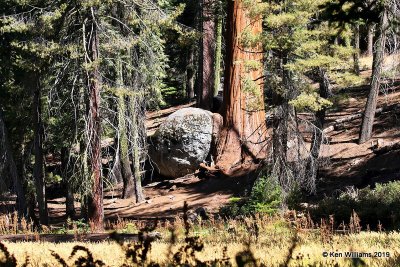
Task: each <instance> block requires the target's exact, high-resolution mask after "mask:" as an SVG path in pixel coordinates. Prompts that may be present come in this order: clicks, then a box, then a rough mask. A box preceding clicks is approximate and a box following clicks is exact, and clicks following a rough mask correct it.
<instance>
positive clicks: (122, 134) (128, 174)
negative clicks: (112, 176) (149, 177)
mask: <svg viewBox="0 0 400 267" xmlns="http://www.w3.org/2000/svg"><path fill="white" fill-rule="evenodd" d="M118 102H119V103H118V107H119V108H118V109H119V111H118V129H119V146H120V156H121V159H120V163H121V174H122V180H123V183H124V187H123V193H122V198H131V197H133V196H134V195H135V189H134V184H133V180H134V179H133V175H132V170H131V164H130V162H129V143H128V136H127V133H126V124H125V114H126V108H125V98H124V96H122V95H121V96H119V99H118Z"/></svg>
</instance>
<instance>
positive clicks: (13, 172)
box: [0, 107, 27, 218]
mask: <svg viewBox="0 0 400 267" xmlns="http://www.w3.org/2000/svg"><path fill="white" fill-rule="evenodd" d="M2 158H4V166H5V167H6V168H4V169H8V170H9V174H10V176H11V180H12V183H13V187H14V190H15V192H16V194H17V202H16V206H17V210H18V216H19V217H20V218H22V217H26V216H27V207H26V197H25V192H24V187H23V181H21V179H20V176H19V175H18V172H17V167H16V165H15V161H14V157H13V153H12V150H11V146H10V141H9V139H8V134H7V128H6V125H5V122H4V119H3V113H2V111H1V107H0V159H2Z"/></svg>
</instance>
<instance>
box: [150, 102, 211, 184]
mask: <svg viewBox="0 0 400 267" xmlns="http://www.w3.org/2000/svg"><path fill="white" fill-rule="evenodd" d="M212 140H213V113H211V112H209V111H206V110H203V109H199V108H183V109H180V110H178V111H176V112H174V113H172V114H171V115H169V116H168V117H167V119H166V120H165V121H164V122H163V123H162V124H161V125H160V127H159V128H158V130H157V131H156V132H155V134H154V135H153V137H152V138H151V144H150V149H149V154H150V158H151V160H152V161H153V162H154V163H155V165H156V168H157V169H158V171H159V172H160V173H161V174H162V175H164V176H168V177H173V178H176V177H181V176H184V175H186V174H189V173H193V172H194V171H195V170H196V169H198V167H199V165H200V163H202V162H204V161H205V160H206V158H207V156H208V155H209V153H210V148H211V143H212Z"/></svg>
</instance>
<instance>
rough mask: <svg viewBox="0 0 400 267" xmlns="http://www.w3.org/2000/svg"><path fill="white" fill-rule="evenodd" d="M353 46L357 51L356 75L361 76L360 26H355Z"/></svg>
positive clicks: (355, 52)
mask: <svg viewBox="0 0 400 267" xmlns="http://www.w3.org/2000/svg"><path fill="white" fill-rule="evenodd" d="M353 46H354V50H355V51H354V55H353V61H354V73H355V74H357V75H360V25H359V24H356V25H354V40H353Z"/></svg>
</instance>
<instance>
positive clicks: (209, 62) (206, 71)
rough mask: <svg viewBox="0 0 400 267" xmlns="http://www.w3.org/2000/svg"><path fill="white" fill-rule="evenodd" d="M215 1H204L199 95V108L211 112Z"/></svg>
mask: <svg viewBox="0 0 400 267" xmlns="http://www.w3.org/2000/svg"><path fill="white" fill-rule="evenodd" d="M212 3H213V0H202V33H203V37H202V39H201V42H202V44H201V57H200V58H201V59H200V75H201V78H200V84H201V86H200V87H199V92H198V95H197V98H198V99H197V105H198V107H199V108H202V109H205V110H211V108H212V97H213V94H214V57H215V21H214V10H213V8H212Z"/></svg>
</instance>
